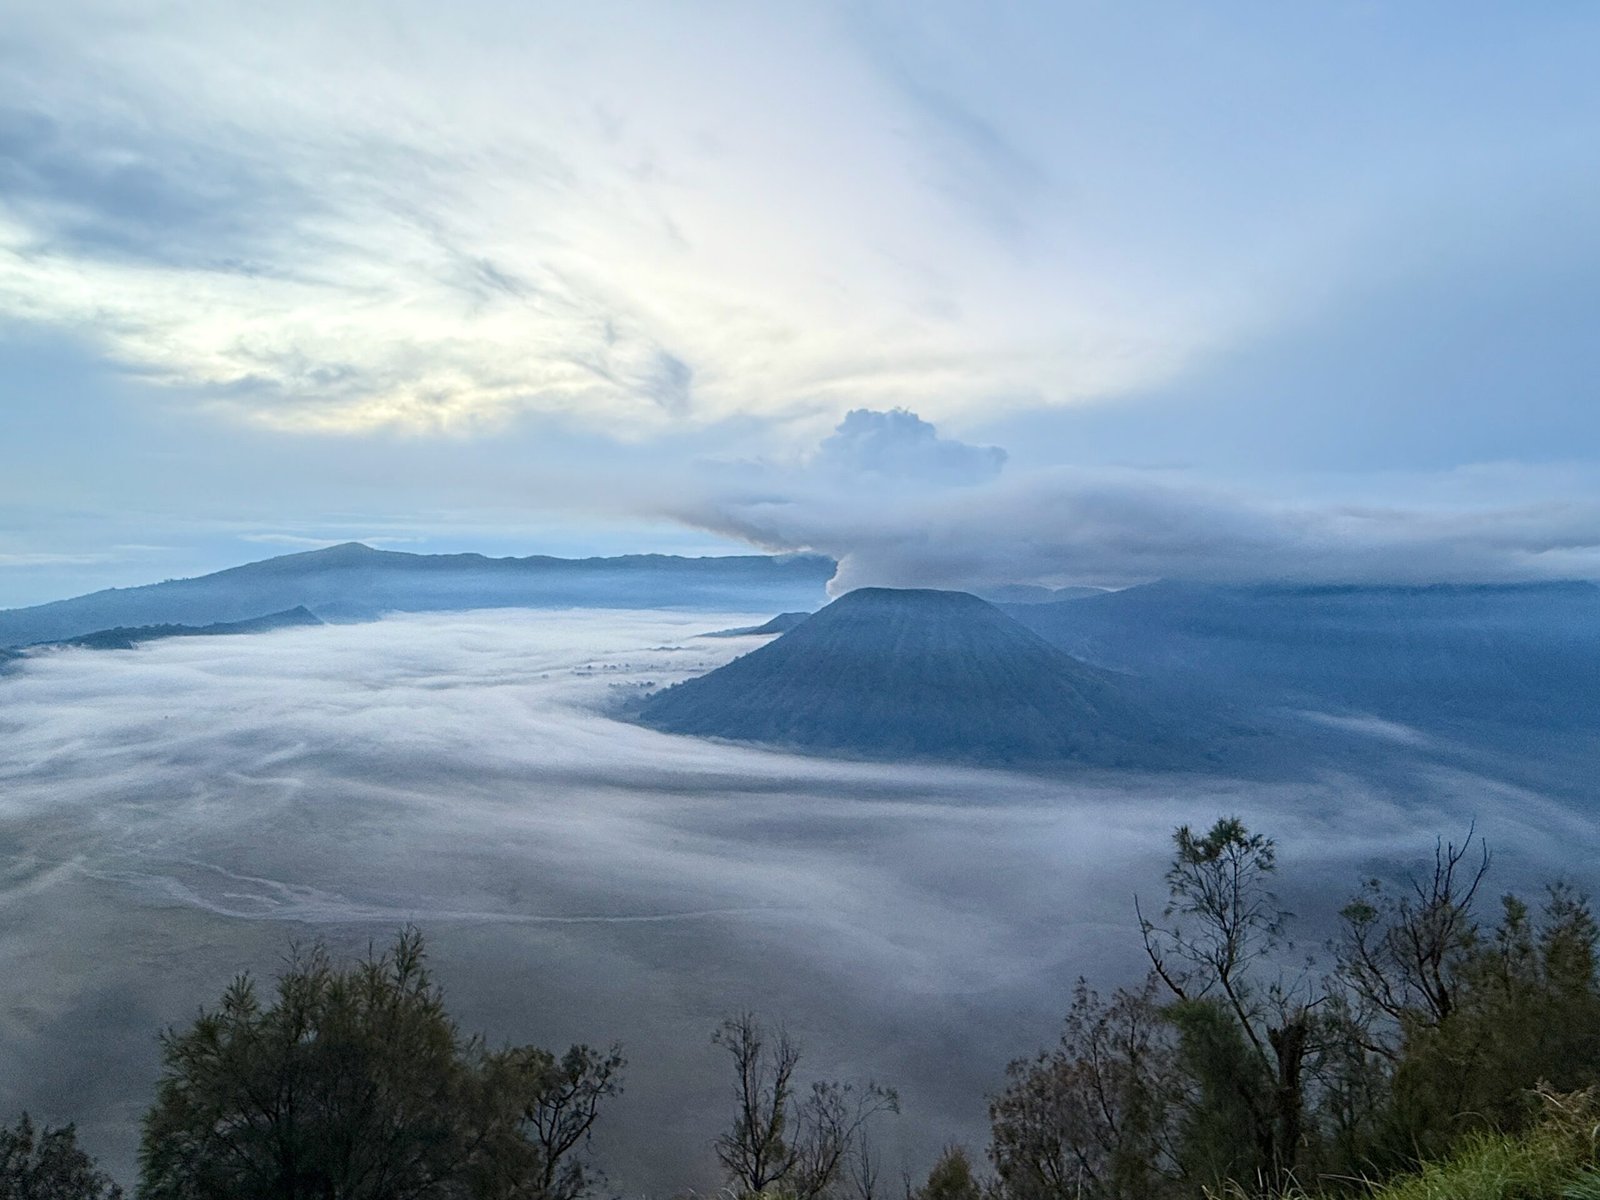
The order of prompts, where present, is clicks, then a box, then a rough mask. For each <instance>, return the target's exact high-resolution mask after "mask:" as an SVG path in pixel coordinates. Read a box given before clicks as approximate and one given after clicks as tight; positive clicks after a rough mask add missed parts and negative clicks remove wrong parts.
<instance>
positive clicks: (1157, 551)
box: [0, 0, 1600, 606]
mask: <svg viewBox="0 0 1600 1200" xmlns="http://www.w3.org/2000/svg"><path fill="white" fill-rule="evenodd" d="M1596 51H1600V11H1596V10H1595V9H1594V8H1593V7H1592V6H1586V5H1580V4H1568V3H1554V4H1548V5H1539V6H1531V5H1516V6H1513V5H1497V4H1477V3H1465V4H1463V3H1453V4H1448V5H1447V4H1443V3H1416V4H1409V5H1404V6H1395V5H1381V4H1375V3H1358V2H1354V0H1351V2H1347V3H1334V4H1327V5H1320V6H1302V5H1274V4H1267V3H1261V4H1250V3H1223V4H1216V5H1206V6H1197V5H1184V4H1177V3H1173V4H1160V3H1130V4H1117V5H1112V4H1104V3H1086V2H1085V3H1069V4H1028V3H1016V4H1009V5H1005V6H991V5H981V6H980V5H975V4H966V5H955V4H944V3H938V2H929V3H919V4H915V5H911V4H903V5H902V4H883V3H870V2H863V3H830V2H819V3H815V4H807V5H773V4H745V3H715V2H707V3H683V4H669V3H665V2H662V3H650V4H644V3H638V4H624V3H595V4H588V5H582V6H573V5H558V4H541V3H515V4H513V3H495V2H490V0H461V2H460V3H456V4H452V5H449V6H440V5H423V4H411V3H401V2H390V3H384V4H374V3H359V2H352V3H347V4H341V5H337V6H329V5H321V4H311V3H298V2H296V0H287V2H285V3H282V4H275V5H272V6H261V5H244V4H232V3H216V2H210V3H186V2H182V0H162V2H153V3H146V4H138V5H129V4H120V3H119V4H107V3H99V2H96V0H52V2H50V3H48V4H46V3H41V2H36V0H19V2H17V3H13V4H12V5H9V6H8V10H7V18H6V29H5V34H4V37H3V38H0V606H5V605H16V604H26V603H34V602H38V601H42V600H47V599H51V598H55V597H58V596H63V595H68V594H72V593H75V592H81V591H85V590H89V589H90V588H94V587H100V586H108V585H127V584H135V583H142V582H148V581H151V580H154V579H159V578H163V577H169V576H175V575H188V574H195V573H199V572H201V571H204V570H210V569H215V568H218V567H222V566H227V565H231V564H233V563H237V562H240V561H245V560H248V559H253V558H260V557H265V556H267V555H269V554H272V553H279V552H283V551H286V550H293V549H304V548H308V547H312V546H317V545H323V544H328V543H330V542H336V541H343V540H349V539H360V540H365V541H368V542H369V543H371V544H374V545H383V546H387V547H390V548H397V549H416V550H424V551H433V550H452V551H453V550H479V551H482V552H485V553H491V554H526V553H558V554H590V553H618V552H625V551H639V550H663V551H671V552H676V553H690V554H695V553H734V552H741V551H748V550H749V548H750V547H752V546H753V547H757V548H760V549H764V550H797V549H808V550H817V551H820V552H824V553H828V554H832V555H833V556H835V557H837V558H839V559H840V560H841V563H842V569H841V574H840V578H839V581H838V583H837V586H838V587H841V588H842V587H845V586H851V585H854V584H856V583H882V584H903V583H919V584H924V585H931V586H956V587H977V586H982V585H993V584H997V583H1007V582H1032V583H1048V584H1054V585H1062V584H1069V583H1091V584H1098V585H1101V586H1122V585H1125V584H1128V583H1134V582H1140V581H1143V580H1147V579H1152V578H1161V577H1177V576H1184V577H1193V578H1204V579H1218V580H1252V579H1292V580H1313V581H1326V580H1336V581H1361V580H1382V581H1399V582H1432V581H1438V580H1446V579H1449V580H1463V579H1497V580H1499V579H1532V578H1550V577H1584V578H1593V577H1600V404H1597V403H1596V401H1597V399H1600V398H1597V396H1596V395H1595V382H1594V381H1595V380H1596V378H1600V371H1597V370H1596V368H1597V367H1600V338H1596V337H1594V336H1593V332H1592V331H1593V330H1594V329H1595V328H1596V327H1597V325H1600V226H1596V224H1595V222H1594V221H1593V220H1592V214H1593V212H1595V211H1596V204H1597V202H1600V79H1597V77H1596V76H1595V74H1594V72H1593V70H1592V63H1593V61H1594V56H1595V53H1596Z"/></svg>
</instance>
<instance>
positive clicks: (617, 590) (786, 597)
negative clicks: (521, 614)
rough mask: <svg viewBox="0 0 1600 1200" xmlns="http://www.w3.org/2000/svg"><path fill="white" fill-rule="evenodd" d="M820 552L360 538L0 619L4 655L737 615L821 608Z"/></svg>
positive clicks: (824, 566)
mask: <svg viewBox="0 0 1600 1200" xmlns="http://www.w3.org/2000/svg"><path fill="white" fill-rule="evenodd" d="M833 568H834V564H833V561H832V560H831V559H826V558H819V557H816V556H813V555H788V556H781V557H768V556H764V555H737V556H730V557H722V558H717V557H712V558H679V557H676V556H673V555H665V554H631V555H623V556H621V557H618V558H583V559H570V558H548V557H544V556H535V557H532V558H485V557H484V556H483V555H481V554H403V553H400V552H397V551H392V550H374V549H372V548H371V547H369V546H363V545H361V544H359V543H356V542H351V543H347V544H345V545H343V546H330V547H329V548H328V549H326V550H312V551H308V552H307V553H304V554H288V555H283V556H282V557H279V558H272V559H267V560H266V561H264V562H257V563H249V564H247V565H245V566H242V567H233V568H230V569H229V570H226V571H218V572H217V573H216V574H214V575H203V576H201V577H199V578H197V579H173V580H168V581H167V582H165V583H156V584H151V585H149V586H147V587H136V588H111V589H109V590H107V591H103V592H94V593H93V594H91V595H87V596H79V597H77V598H75V599H72V600H58V601H56V602H54V603H52V604H40V605H36V606H34V607H32V608H15V609H8V610H5V611H0V647H5V646H25V645H30V644H32V643H35V642H54V641H64V640H68V639H72V638H78V637H82V636H84V635H85V634H88V633H93V632H96V631H99V630H106V629H114V628H119V627H120V628H135V627H139V626H145V625H211V624H216V623H218V622H229V621H242V620H248V619H250V618H253V617H258V616H260V615H261V614H262V613H268V612H282V611H284V610H286V609H291V608H295V607H298V606H302V605H303V606H304V607H306V608H309V609H310V610H311V611H312V612H314V613H316V614H317V615H318V616H319V617H323V618H326V619H328V620H363V619H367V618H370V617H376V616H380V615H382V614H383V613H386V612H433V611H444V610H452V609H467V608H494V607H541V608H556V607H606V608H666V607H682V608H723V609H727V608H735V609H740V610H744V611H749V610H752V609H753V610H755V611H758V612H759V611H761V610H763V609H765V610H767V611H772V610H773V609H775V608H780V607H800V606H802V605H808V604H817V603H820V602H821V601H822V599H823V598H824V591H823V589H824V586H825V585H826V584H827V581H828V579H829V578H830V577H831V576H832V574H833Z"/></svg>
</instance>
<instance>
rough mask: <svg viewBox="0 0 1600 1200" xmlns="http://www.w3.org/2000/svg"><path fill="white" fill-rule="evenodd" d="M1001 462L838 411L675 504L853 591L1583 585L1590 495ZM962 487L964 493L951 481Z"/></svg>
mask: <svg viewBox="0 0 1600 1200" xmlns="http://www.w3.org/2000/svg"><path fill="white" fill-rule="evenodd" d="M1003 464H1004V452H1003V451H1001V450H999V449H997V448H994V447H989V448H979V447H976V446H968V445H965V444H963V443H960V442H955V441H947V440H944V439H941V438H939V437H938V436H937V433H936V431H935V430H934V428H933V427H932V426H931V425H929V424H928V423H927V422H924V421H921V420H919V419H918V418H916V417H915V416H914V415H913V414H911V413H908V412H900V413H864V412H862V413H851V414H850V415H849V417H847V418H846V421H845V422H844V424H842V425H841V426H840V427H839V429H838V431H837V432H836V433H834V434H833V436H832V437H830V438H829V439H827V440H826V441H824V442H823V443H822V446H821V448H820V450H819V452H818V454H817V455H816V456H815V457H814V458H813V459H812V460H811V463H810V464H809V465H808V466H807V467H805V468H802V469H796V470H788V471H784V470H768V471H765V472H763V473H761V475H760V477H759V480H751V479H747V478H743V477H741V476H739V475H737V474H735V475H733V476H731V477H725V478H723V479H722V480H719V482H718V485H717V486H716V487H714V488H712V489H711V490H710V491H708V492H705V493H702V495H701V496H700V498H699V499H698V500H697V501H696V502H695V503H693V504H689V505H685V506H683V507H681V508H680V509H678V510H676V511H677V512H678V513H679V515H680V517H681V518H682V519H684V520H686V521H689V522H691V523H694V524H698V525H700V526H702V527H703V528H706V529H708V530H713V531H716V532H718V533H722V534H725V535H729V536H733V537H740V538H744V539H747V540H748V541H751V542H753V543H755V544H757V545H760V546H764V547H766V548H768V549H772V550H813V551H818V552H820V553H824V554H829V555H831V556H833V557H834V558H837V559H838V560H839V573H838V575H837V576H836V577H835V579H834V582H833V585H832V587H833V590H834V591H835V592H842V591H846V590H848V589H850V588H853V587H861V586H866V585H882V586H891V587H949V588H971V589H978V590H981V589H983V588H986V587H994V586H997V585H1002V584H1010V583H1042V584H1047V585H1051V586H1061V585H1065V584H1092V585H1097V586H1103V587H1120V586H1125V585H1128V584H1134V583H1145V582H1149V581H1151V580H1155V579H1162V578H1167V579H1188V580H1203V581H1221V582H1262V581H1287V582H1318V583H1321V582H1332V583H1349V582H1378V583H1438V582H1444V581H1462V582H1478V581H1505V580H1523V579H1570V578H1600V498H1597V497H1596V495H1595V490H1594V488H1593V486H1592V485H1591V486H1587V487H1586V488H1585V489H1584V490H1583V491H1582V492H1581V493H1572V492H1564V491H1563V490H1561V489H1563V488H1567V487H1570V486H1571V483H1572V481H1571V480H1570V479H1569V478H1568V477H1567V476H1566V475H1564V474H1560V473H1557V474H1555V475H1554V476H1553V478H1554V481H1555V483H1556V484H1557V485H1558V488H1557V490H1556V491H1555V492H1552V491H1551V490H1550V489H1549V488H1545V489H1543V490H1542V491H1535V492H1533V493H1531V494H1520V495H1515V496H1510V495H1507V496H1504V497H1499V498H1497V496H1496V493H1497V492H1512V491H1515V490H1516V488H1515V484H1516V482H1517V480H1518V478H1519V476H1518V473H1516V472H1501V473H1500V475H1501V476H1502V477H1501V478H1497V477H1496V474H1495V473H1493V472H1483V471H1476V472H1468V475H1470V477H1471V486H1470V487H1456V488H1453V489H1438V490H1440V491H1443V492H1453V493H1454V494H1453V495H1452V496H1450V498H1449V499H1435V500H1433V501H1431V502H1430V501H1429V500H1427V499H1422V498H1414V499H1412V500H1411V502H1409V503H1400V504H1396V503H1388V504H1383V505H1375V504H1372V503H1370V502H1364V501H1363V500H1362V499H1361V498H1359V497H1353V498H1352V497H1349V496H1344V497H1341V496H1338V495H1336V494H1333V495H1323V496H1321V497H1319V498H1317V499H1316V500H1308V501H1301V502H1298V503H1286V502H1282V501H1278V500H1274V499H1269V498H1264V497H1262V496H1260V495H1253V494H1251V493H1249V492H1246V491H1242V490H1236V489H1224V488H1219V487H1215V486H1211V485H1207V484H1205V483H1203V482H1201V481H1199V480H1196V479H1193V478H1191V477H1190V476H1188V475H1187V474H1186V473H1185V472H1182V471H1175V470H1134V469H1123V470H1108V469H1098V470H1091V469H1073V468H1049V469H1034V470H1029V471H1021V472H1012V473H1001V471H1000V468H1001V467H1002V465H1003ZM957 485H965V486H957Z"/></svg>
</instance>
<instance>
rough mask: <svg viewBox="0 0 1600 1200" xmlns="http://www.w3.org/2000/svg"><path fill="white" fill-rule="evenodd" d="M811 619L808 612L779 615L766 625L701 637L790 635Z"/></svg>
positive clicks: (729, 630)
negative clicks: (798, 626) (797, 626)
mask: <svg viewBox="0 0 1600 1200" xmlns="http://www.w3.org/2000/svg"><path fill="white" fill-rule="evenodd" d="M810 619H811V614H810V613H808V612H787V613H779V614H778V615H777V616H775V617H773V618H772V620H770V621H768V622H767V623H766V624H765V625H742V626H740V627H739V628H738V629H718V630H716V631H715V632H713V633H702V634H701V635H700V636H701V637H709V638H728V637H757V636H759V635H761V634H768V633H788V632H789V630H791V629H793V628H794V627H795V626H796V625H798V624H800V622H802V621H808V620H810Z"/></svg>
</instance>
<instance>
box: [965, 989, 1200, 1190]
mask: <svg viewBox="0 0 1600 1200" xmlns="http://www.w3.org/2000/svg"><path fill="white" fill-rule="evenodd" d="M1158 986H1159V984H1158V983H1157V982H1156V981H1155V980H1154V979H1151V980H1148V981H1146V983H1145V985H1144V986H1143V987H1142V988H1139V989H1135V990H1121V991H1118V992H1116V993H1115V994H1113V995H1112V997H1111V998H1110V1000H1109V1001H1107V1000H1102V999H1101V998H1100V997H1099V996H1098V995H1097V994H1096V993H1095V992H1094V991H1092V990H1091V989H1090V988H1089V986H1088V985H1087V984H1086V983H1084V982H1083V981H1082V980H1080V981H1079V983H1078V987H1077V991H1076V993H1075V994H1074V997H1073V1003H1072V1008H1071V1010H1070V1011H1069V1012H1068V1013H1067V1019H1066V1024H1065V1028H1064V1030H1063V1032H1062V1036H1061V1041H1060V1044H1059V1045H1058V1046H1057V1047H1056V1048H1055V1049H1054V1050H1052V1051H1049V1052H1046V1053H1042V1054H1040V1055H1039V1056H1038V1057H1037V1058H1033V1059H1019V1060H1018V1061H1016V1062H1013V1063H1012V1064H1011V1065H1010V1066H1009V1067H1008V1068H1007V1069H1006V1075H1007V1079H1008V1083H1007V1086H1006V1089H1005V1090H1004V1091H1003V1092H1001V1093H1000V1094H999V1095H998V1096H995V1097H992V1098H991V1099H990V1102H989V1121H990V1126H991V1142H990V1149H989V1157H990V1159H991V1160H992V1161H993V1162H994V1166H995V1171H996V1172H997V1174H998V1176H999V1181H1000V1183H1001V1185H1002V1187H1003V1189H1004V1193H1005V1195H1006V1196H1008V1197H1012V1198H1014V1200H1057V1198H1060V1200H1066V1198H1068V1197H1072V1198H1074V1200H1077V1198H1079V1197H1082V1198H1084V1200H1144V1198H1147V1197H1152V1198H1153V1197H1160V1196H1166V1195H1173V1194H1175V1185H1176V1180H1177V1177H1178V1162H1177V1156H1176V1150H1175V1144H1174V1143H1175V1131H1176V1129H1177V1121H1178V1114H1177V1105H1178V1103H1179V1101H1180V1099H1181V1098H1182V1091H1181V1088H1180V1087H1179V1083H1178V1077H1177V1070H1178V1057H1177V1053H1176V1050H1175V1047H1174V1045H1173V1040H1172V1030H1171V1027H1170V1025H1169V1023H1168V1021H1167V1018H1166V1015H1165V1014H1164V1013H1163V1011H1162V1009H1161V1007H1160V1005H1159V1004H1158V1003H1157V996H1158V992H1157V988H1158Z"/></svg>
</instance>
